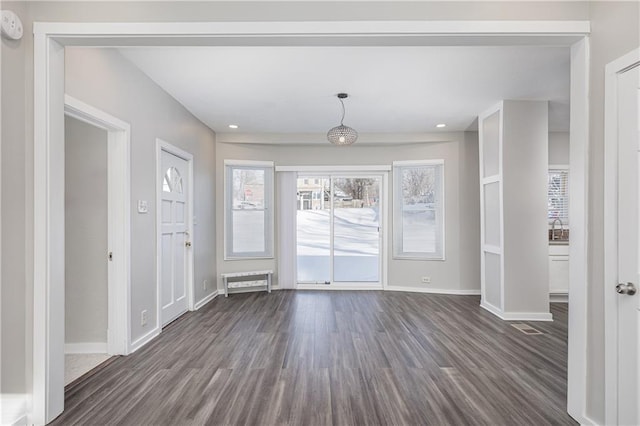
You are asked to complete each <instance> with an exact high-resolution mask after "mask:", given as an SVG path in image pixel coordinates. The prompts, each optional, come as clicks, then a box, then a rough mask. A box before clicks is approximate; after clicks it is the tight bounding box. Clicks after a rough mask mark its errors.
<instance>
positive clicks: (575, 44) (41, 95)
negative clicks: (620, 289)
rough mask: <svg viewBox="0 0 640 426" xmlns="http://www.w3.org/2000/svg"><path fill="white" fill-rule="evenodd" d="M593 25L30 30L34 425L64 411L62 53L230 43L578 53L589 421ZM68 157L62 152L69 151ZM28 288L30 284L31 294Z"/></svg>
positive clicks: (580, 305) (574, 363) (572, 368)
mask: <svg viewBox="0 0 640 426" xmlns="http://www.w3.org/2000/svg"><path fill="white" fill-rule="evenodd" d="M590 31H591V29H590V22H589V21H507V20H505V21H495V20H492V21H453V20H452V21H315V22H300V21H289V22H267V21H256V22H147V23H142V22H75V23H69V22H34V24H33V32H34V36H33V71H34V77H33V78H34V80H33V91H34V92H33V96H34V98H33V102H34V116H33V126H34V128H33V132H34V133H33V138H34V139H33V158H34V163H33V164H34V176H33V197H34V198H33V215H34V216H33V292H32V294H33V304H32V312H33V341H32V343H33V344H32V354H31V355H32V362H33V364H32V368H31V375H30V377H29V379H28V380H30V381H31V389H32V395H31V407H30V410H31V411H30V413H29V416H30V418H29V421H30V422H31V423H36V424H41V423H42V424H44V423H47V422H48V421H51V420H53V419H54V418H55V417H57V416H58V415H59V414H60V413H61V412H62V410H63V408H64V384H63V382H64V380H63V378H62V376H61V373H59V371H60V370H61V368H60V367H61V366H62V365H63V363H64V359H63V358H62V356H63V353H64V311H63V307H64V300H63V299H61V298H60V293H59V290H60V288H61V286H62V285H63V284H64V253H63V249H64V206H63V205H61V203H60V201H59V199H60V196H61V194H63V193H64V158H63V157H61V154H60V153H61V148H64V141H63V139H64V111H63V105H64V49H65V46H71V45H76V46H94V47H100V46H107V47H118V46H126V45H131V46H136V45H137V46H145V45H146V46H151V45H156V46H158V45H163V44H166V43H167V41H170V42H171V44H172V45H176V43H177V44H178V45H190V44H195V43H198V45H207V44H218V45H231V44H232V43H235V44H236V45H238V44H247V45H248V44H250V43H255V41H256V40H258V41H263V42H264V43H263V44H265V43H266V44H269V43H271V44H275V45H278V44H279V45H283V44H284V45H287V43H296V44H299V45H312V44H314V43H319V42H322V40H323V39H326V38H328V39H332V40H334V42H336V41H337V42H339V43H340V44H344V45H358V44H360V45H366V44H369V45H370V44H371V43H372V42H379V43H381V44H384V43H387V44H389V45H398V43H399V41H400V40H402V39H403V38H404V39H409V41H408V42H407V43H409V42H411V43H413V44H415V43H418V44H421V45H442V44H446V43H449V44H452V41H451V40H454V42H453V44H456V45H478V44H482V43H485V44H489V45H494V44H496V43H500V44H503V45H530V44H538V45H550V44H555V45H561V46H571V95H570V96H571V101H570V102H571V113H570V114H571V118H570V121H571V135H570V147H571V150H570V151H571V171H572V176H573V179H572V182H573V183H572V184H571V192H572V197H571V200H570V211H571V213H570V215H571V222H572V226H573V228H574V229H572V242H571V245H570V256H571V259H572V262H571V277H570V280H571V284H570V286H571V288H572V289H573V290H574V291H572V292H571V293H570V295H569V298H570V303H571V311H570V313H569V329H570V333H569V363H568V396H567V406H568V412H569V414H570V415H571V416H572V417H573V418H575V419H576V420H578V421H579V422H583V423H584V422H586V415H585V412H586V405H587V403H586V402H587V399H586V396H587V395H586V373H587V365H586V364H587V363H586V357H587V355H586V341H587V326H586V318H587V300H586V296H585V295H584V294H585V293H586V289H587V288H588V287H589V282H588V279H589V275H588V257H587V255H588V252H587V237H588V235H587V219H588V217H587V210H586V208H587V207H588V206H589V203H588V202H589V199H588V171H589V168H588V166H589V157H588V152H589V96H588V94H589V38H588V37H589V34H590ZM62 152H64V149H62ZM30 284H31V283H27V285H30Z"/></svg>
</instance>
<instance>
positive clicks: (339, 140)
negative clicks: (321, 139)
mask: <svg viewBox="0 0 640 426" xmlns="http://www.w3.org/2000/svg"><path fill="white" fill-rule="evenodd" d="M337 96H338V100H339V101H340V104H341V105H342V118H341V119H340V125H339V126H336V127H334V128H333V129H331V130H329V132H328V133H327V139H328V140H329V142H331V143H332V144H334V145H351V144H352V143H354V142H355V141H356V140H357V139H358V132H356V131H355V130H354V129H352V128H351V127H349V126H345V125H344V124H343V121H344V112H345V111H344V101H343V99H346V98H348V97H349V95H348V94H346V93H338V95H337Z"/></svg>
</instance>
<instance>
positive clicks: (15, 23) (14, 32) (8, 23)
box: [2, 10, 22, 40]
mask: <svg viewBox="0 0 640 426" xmlns="http://www.w3.org/2000/svg"><path fill="white" fill-rule="evenodd" d="M2 35H3V36H4V37H6V38H10V39H12V40H20V39H21V38H22V21H20V18H19V17H18V15H16V14H15V13H14V12H12V11H10V10H3V11H2Z"/></svg>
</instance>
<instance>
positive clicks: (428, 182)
mask: <svg viewBox="0 0 640 426" xmlns="http://www.w3.org/2000/svg"><path fill="white" fill-rule="evenodd" d="M393 235H394V237H393V254H394V257H395V258H408V259H434V260H442V259H444V160H424V161H395V162H394V163H393Z"/></svg>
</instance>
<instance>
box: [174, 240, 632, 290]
mask: <svg viewBox="0 0 640 426" xmlns="http://www.w3.org/2000/svg"><path fill="white" fill-rule="evenodd" d="M184 245H185V246H187V247H191V241H187V242H186V243H184ZM634 292H635V290H634Z"/></svg>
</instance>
